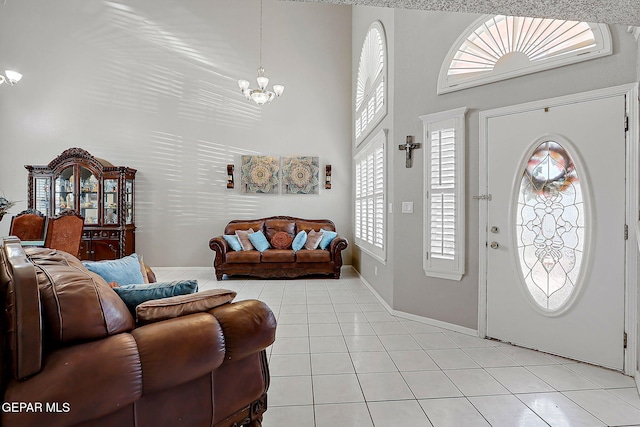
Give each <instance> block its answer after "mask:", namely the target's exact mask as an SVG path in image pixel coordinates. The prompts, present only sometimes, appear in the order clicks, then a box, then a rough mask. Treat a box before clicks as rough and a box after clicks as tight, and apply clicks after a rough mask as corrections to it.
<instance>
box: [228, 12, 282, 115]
mask: <svg viewBox="0 0 640 427" xmlns="http://www.w3.org/2000/svg"><path fill="white" fill-rule="evenodd" d="M260 64H262V0H260ZM256 80H257V82H258V87H257V88H256V89H251V88H250V87H249V86H251V83H249V81H248V80H238V86H240V91H242V94H243V95H244V96H245V97H246V98H247V99H248V100H249V101H253V102H255V103H256V104H258V105H264V104H266V103H267V102H271V101H272V100H273V99H274V98H278V97H280V95H282V92H283V91H284V86H283V85H273V90H269V89H267V85H268V84H269V79H268V78H267V77H266V76H265V75H264V68H262V65H260V67H258V77H257V78H256Z"/></svg>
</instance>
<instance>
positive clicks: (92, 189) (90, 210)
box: [80, 167, 98, 224]
mask: <svg viewBox="0 0 640 427" xmlns="http://www.w3.org/2000/svg"><path fill="white" fill-rule="evenodd" d="M80 215H82V216H83V217H84V223H85V224H97V223H98V178H96V177H95V175H94V174H93V173H92V172H91V171H90V170H89V169H85V168H83V167H81V168H80Z"/></svg>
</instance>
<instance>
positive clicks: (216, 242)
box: [209, 236, 229, 267]
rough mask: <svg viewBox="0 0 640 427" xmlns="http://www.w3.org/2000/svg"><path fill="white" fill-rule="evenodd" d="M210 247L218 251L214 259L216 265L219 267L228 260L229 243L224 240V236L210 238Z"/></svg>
mask: <svg viewBox="0 0 640 427" xmlns="http://www.w3.org/2000/svg"><path fill="white" fill-rule="evenodd" d="M209 249H211V250H212V251H214V252H215V253H216V257H215V259H214V260H213V263H214V267H217V266H219V265H221V264H222V263H223V262H225V261H226V259H227V252H228V251H229V244H228V243H227V241H226V240H224V237H222V236H218V237H214V238H213V239H211V240H209Z"/></svg>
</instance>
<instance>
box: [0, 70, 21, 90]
mask: <svg viewBox="0 0 640 427" xmlns="http://www.w3.org/2000/svg"><path fill="white" fill-rule="evenodd" d="M5 76H6V77H5ZM21 78H22V74H20V73H19V72H17V71H11V70H4V75H2V74H0V85H1V84H2V83H4V82H7V83H8V84H9V85H11V86H13V85H14V84H16V83H18V82H19V81H20V79H21Z"/></svg>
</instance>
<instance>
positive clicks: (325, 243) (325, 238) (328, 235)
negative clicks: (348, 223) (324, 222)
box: [320, 228, 338, 249]
mask: <svg viewBox="0 0 640 427" xmlns="http://www.w3.org/2000/svg"><path fill="white" fill-rule="evenodd" d="M322 232H323V234H322V240H320V249H327V248H328V247H329V243H331V241H333V239H335V238H336V236H337V235H338V233H336V232H335V231H329V230H325V229H324V228H323V229H322Z"/></svg>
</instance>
